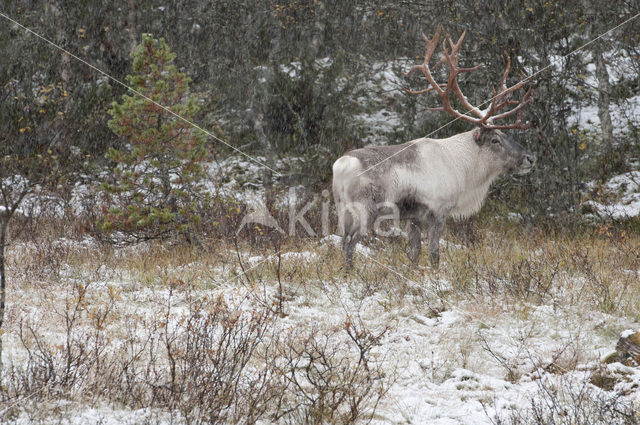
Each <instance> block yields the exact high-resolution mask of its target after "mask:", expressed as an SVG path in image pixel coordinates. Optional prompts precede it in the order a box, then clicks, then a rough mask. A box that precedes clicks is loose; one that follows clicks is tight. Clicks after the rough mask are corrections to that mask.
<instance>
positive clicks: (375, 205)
mask: <svg viewBox="0 0 640 425" xmlns="http://www.w3.org/2000/svg"><path fill="white" fill-rule="evenodd" d="M440 32H441V26H438V28H437V30H436V33H435V35H434V36H433V38H432V39H431V40H430V39H429V38H428V37H427V36H425V35H424V34H423V38H424V40H425V43H426V52H425V58H424V62H423V63H422V64H420V65H416V66H414V67H412V68H411V69H410V70H409V72H408V73H407V75H409V74H411V73H413V72H415V71H420V72H422V74H423V75H424V77H426V79H427V81H428V82H429V85H430V86H429V87H428V88H426V89H423V90H418V91H412V90H408V89H405V91H406V92H407V93H409V94H412V95H420V94H425V93H428V92H431V91H434V92H436V93H437V94H438V96H439V97H440V100H441V104H442V106H439V107H435V108H430V109H431V110H435V111H444V112H446V113H448V114H450V115H452V116H453V117H455V118H456V119H460V120H464V121H467V122H470V123H472V124H474V125H475V127H476V128H474V129H473V130H470V131H467V132H465V133H460V134H456V135H455V136H452V137H449V138H446V139H429V138H426V137H425V138H420V139H416V140H412V141H410V142H407V143H404V144H400V145H395V146H376V147H367V148H362V149H356V150H352V151H350V152H347V153H346V154H345V155H344V156H342V157H341V158H339V159H338V160H337V161H336V162H335V163H334V164H333V196H334V200H335V202H336V207H337V212H338V226H339V229H340V232H341V233H342V236H343V240H342V249H343V251H344V260H345V265H346V267H347V268H350V267H352V265H353V251H354V248H355V246H356V243H357V242H358V241H359V240H361V239H362V238H363V237H364V236H365V235H366V233H367V232H368V229H369V228H370V227H371V225H372V223H374V221H375V220H376V219H379V218H381V217H382V216H383V215H384V217H386V218H391V217H393V218H394V219H401V220H407V221H408V227H407V233H408V238H409V245H408V252H407V254H408V256H409V258H410V259H411V260H412V261H413V262H414V263H417V261H418V258H419V255H420V250H421V228H422V227H423V226H425V225H426V227H427V236H428V241H429V258H430V262H431V265H432V266H433V267H435V268H437V267H438V263H439V250H438V247H439V242H440V236H441V234H442V230H443V228H444V224H445V221H446V219H447V217H450V216H451V217H454V218H464V217H469V216H472V215H473V214H475V213H477V212H478V211H479V210H480V208H481V207H482V204H483V202H484V199H485V198H486V196H487V192H488V190H489V187H490V185H491V183H492V182H493V181H494V180H495V179H496V177H498V176H500V175H502V174H504V173H507V172H509V171H512V170H515V171H517V172H518V173H520V174H525V173H527V172H529V171H530V170H531V169H532V168H533V166H534V164H535V162H536V157H535V156H534V155H533V154H531V153H529V152H528V151H526V150H525V149H524V148H523V147H522V146H520V145H519V144H518V143H517V142H516V141H515V140H514V139H513V138H511V137H510V136H509V135H508V134H506V133H505V132H503V131H502V130H508V129H526V128H528V127H529V125H528V124H524V123H523V122H522V112H523V108H524V107H525V106H526V105H527V104H528V103H529V102H531V100H532V93H533V91H532V89H531V88H530V87H529V88H528V89H527V90H526V92H525V93H524V95H523V97H522V98H521V99H520V101H512V100H511V95H512V94H513V93H514V92H516V91H517V90H519V89H521V88H523V87H525V85H527V82H526V80H524V81H521V82H519V83H517V84H515V85H513V86H511V87H509V88H507V86H506V82H507V77H508V75H509V70H510V68H511V60H510V58H509V55H508V54H507V53H506V52H505V55H506V60H507V65H506V70H505V72H504V75H503V77H502V81H501V83H500V85H499V87H498V90H497V91H496V90H495V89H494V97H493V99H492V101H491V105H490V106H489V107H488V108H487V109H486V110H480V109H479V108H477V107H474V106H473V105H471V103H469V101H468V100H467V98H466V97H465V96H464V94H463V93H462V92H461V90H460V87H459V85H458V81H457V77H458V75H459V74H462V73H464V72H472V71H475V70H476V69H478V68H479V67H480V66H482V64H480V65H476V66H473V67H470V68H460V67H459V66H458V52H459V51H460V47H461V46H462V42H463V40H464V37H465V35H466V31H464V32H463V33H462V35H461V36H460V38H459V39H458V42H457V43H455V44H454V43H453V41H452V40H451V38H449V39H448V41H449V48H450V50H449V49H447V46H446V43H445V42H444V40H443V42H442V51H443V55H442V57H441V59H440V60H439V61H438V62H437V63H436V65H435V66H434V67H433V68H430V67H429V62H430V60H431V57H432V56H433V54H434V52H435V50H436V48H437V45H438V41H439V38H440ZM441 64H444V65H446V66H447V67H448V70H449V76H448V80H447V82H446V83H438V82H436V80H435V79H434V77H433V75H432V74H431V71H432V70H433V69H435V68H436V67H437V66H439V65H441ZM452 94H453V95H454V96H455V98H456V99H457V100H458V101H459V102H460V103H461V104H462V105H463V106H464V107H465V108H466V109H467V110H468V112H467V113H462V112H459V111H458V110H457V109H455V108H454V107H453V106H452V104H451V95H452ZM507 107H511V109H509V108H507ZM505 108H507V109H505ZM516 114H517V115H516ZM513 115H516V119H515V121H514V122H512V123H510V124H502V125H500V124H497V123H496V121H498V120H501V119H504V118H507V117H511V116H513ZM390 213H391V216H390V215H389V214H390Z"/></svg>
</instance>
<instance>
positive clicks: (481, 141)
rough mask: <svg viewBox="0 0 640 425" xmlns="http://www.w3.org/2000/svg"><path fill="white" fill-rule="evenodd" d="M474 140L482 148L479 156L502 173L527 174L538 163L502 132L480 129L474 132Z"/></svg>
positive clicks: (534, 157) (533, 156) (512, 138)
mask: <svg viewBox="0 0 640 425" xmlns="http://www.w3.org/2000/svg"><path fill="white" fill-rule="evenodd" d="M473 138H474V140H475V142H476V144H477V145H478V146H479V147H480V153H479V156H481V157H484V161H483V162H484V163H489V164H491V168H493V169H496V170H497V171H499V172H500V173H502V172H507V171H516V172H517V173H518V174H527V173H528V172H529V171H531V169H532V168H533V166H534V165H535V163H536V156H535V155H533V154H532V153H530V152H529V151H527V150H526V149H524V148H523V147H522V146H521V145H520V144H519V143H518V142H517V141H516V140H515V138H514V137H511V136H509V135H508V134H506V133H505V132H503V131H502V130H494V129H487V128H484V127H480V128H479V129H477V130H475V131H474V132H473Z"/></svg>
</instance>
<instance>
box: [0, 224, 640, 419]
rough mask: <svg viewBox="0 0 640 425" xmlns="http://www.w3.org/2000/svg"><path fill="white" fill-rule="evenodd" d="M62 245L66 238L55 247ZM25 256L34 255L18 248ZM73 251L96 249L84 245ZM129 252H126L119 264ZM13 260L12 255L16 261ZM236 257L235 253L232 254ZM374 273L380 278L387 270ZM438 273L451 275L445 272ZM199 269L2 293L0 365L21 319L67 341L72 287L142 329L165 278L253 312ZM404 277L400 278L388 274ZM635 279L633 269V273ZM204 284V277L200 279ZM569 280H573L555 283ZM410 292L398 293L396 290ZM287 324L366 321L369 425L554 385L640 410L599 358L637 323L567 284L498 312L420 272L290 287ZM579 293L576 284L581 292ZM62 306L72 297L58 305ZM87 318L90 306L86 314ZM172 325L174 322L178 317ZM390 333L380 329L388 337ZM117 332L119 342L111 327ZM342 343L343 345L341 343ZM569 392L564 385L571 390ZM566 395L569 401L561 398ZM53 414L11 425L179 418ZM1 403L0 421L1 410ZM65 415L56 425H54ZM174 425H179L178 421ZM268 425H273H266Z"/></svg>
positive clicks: (75, 271) (296, 263) (519, 404)
mask: <svg viewBox="0 0 640 425" xmlns="http://www.w3.org/2000/svg"><path fill="white" fill-rule="evenodd" d="M337 239H338V238H337V236H335V235H331V236H329V237H327V238H324V239H322V240H320V241H319V242H317V246H315V248H313V249H312V250H310V251H298V252H293V251H292V252H284V253H282V254H281V255H280V258H281V261H282V262H283V263H284V264H287V265H289V266H290V267H291V268H295V267H315V266H314V265H317V264H320V263H322V262H323V261H326V259H327V258H328V255H329V252H330V251H331V250H334V249H335V248H334V244H335V243H336V242H337ZM60 244H63V245H64V246H67V247H68V246H69V245H70V244H72V241H68V240H62V241H60ZM21 249H23V250H24V251H25V252H26V251H28V249H29V247H23V248H21ZM77 249H81V250H91V249H95V247H94V246H92V244H91V243H87V242H86V241H85V242H81V243H79V245H78V246H77ZM130 249H131V248H123V249H122V250H123V252H122V255H123V256H124V257H126V256H127V255H128V254H127V252H129V253H131V251H127V250H130ZM12 255H15V252H14V253H13V254H12ZM233 256H234V253H230V257H233ZM378 256H379V252H377V250H376V249H375V248H371V247H366V246H360V247H359V249H358V261H360V262H366V261H367V259H376V258H378ZM245 257H246V259H245V261H246V264H247V265H246V269H247V272H251V271H254V272H258V273H259V272H260V268H261V267H265V265H267V264H269V263H270V262H271V263H273V262H277V261H278V259H277V256H276V255H265V256H248V255H246V256H245ZM376 264H379V266H380V267H381V270H382V269H384V268H389V266H386V265H382V264H381V263H377V261H375V262H370V264H369V266H373V267H375V265H376ZM444 267H447V266H446V264H445V265H444ZM202 270H203V265H202V264H196V263H192V264H184V265H181V266H179V267H176V268H174V269H172V270H160V269H159V270H158V273H157V276H156V279H155V280H151V281H146V282H145V281H141V279H142V278H141V276H137V275H132V274H131V273H130V272H128V271H125V270H118V269H109V268H106V267H100V268H98V269H93V268H87V267H83V266H80V267H78V266H73V265H66V266H64V267H62V272H61V275H62V276H61V280H60V282H59V283H57V284H54V287H53V288H52V287H51V286H47V285H45V284H43V283H38V282H35V281H34V282H32V283H31V284H28V285H24V286H20V287H14V288H12V290H11V292H10V295H9V304H8V305H9V310H8V317H9V320H10V324H9V328H8V329H7V333H6V334H5V336H4V338H5V350H4V358H3V361H4V363H5V365H7V364H16V365H19V364H21V363H22V362H23V361H24V359H25V350H24V348H22V346H21V344H20V343H19V342H18V336H17V333H16V329H17V326H18V322H19V320H30V321H31V322H32V323H35V324H37V326H38V329H39V330H40V331H43V332H45V333H46V334H47V337H49V338H53V339H57V338H58V336H59V338H61V340H63V338H64V333H63V329H61V328H55V325H54V323H55V322H56V320H59V319H60V318H59V317H58V318H57V319H56V315H57V314H59V313H57V312H55V307H56V306H57V307H58V308H59V307H60V306H61V303H64V302H65V300H66V302H68V296H69V294H71V291H70V289H69V288H70V285H71V284H72V283H73V282H76V283H78V282H82V283H83V285H85V287H86V289H87V291H88V293H87V295H86V297H87V299H90V300H93V301H91V302H94V301H95V302H99V301H100V300H103V299H104V296H105V295H104V294H105V293H109V291H116V292H117V293H118V297H117V301H116V305H115V310H114V311H115V312H116V314H117V316H118V317H120V318H122V320H121V321H119V322H118V323H120V322H121V323H129V325H130V326H131V324H133V323H144V322H145V320H147V319H149V318H152V317H153V316H154V315H157V314H158V309H160V308H162V306H165V305H166V303H167V299H168V298H170V297H169V291H168V288H167V284H166V282H165V283H164V284H163V283H162V281H163V280H162V278H160V277H159V276H161V275H162V276H165V277H164V279H165V280H167V279H170V276H199V277H198V279H202V282H203V283H204V284H203V285H201V286H199V287H198V288H199V289H197V290H196V291H195V292H193V293H190V296H192V297H205V296H206V297H209V298H210V299H215V298H216V297H218V296H223V297H224V298H225V299H227V300H228V302H229V303H230V304H234V305H237V306H240V307H241V308H243V309H244V308H246V309H251V308H254V307H255V306H256V305H255V304H254V301H253V300H255V298H253V297H252V293H253V291H255V288H254V287H253V286H248V285H239V284H238V280H237V279H235V278H233V276H234V275H235V274H236V273H241V270H240V269H239V268H238V267H237V265H233V264H231V263H229V266H228V267H226V268H225V267H220V266H216V268H214V269H213V270H210V273H203V272H202ZM392 271H393V274H394V275H397V276H400V275H402V274H403V272H404V271H403V270H395V269H394V270H392ZM636 273H637V272H636ZM202 275H204V276H206V277H204V278H202ZM558 279H564V280H572V279H579V277H575V278H574V277H566V276H564V277H559V278H558ZM400 284H402V285H406V287H407V288H409V289H406V288H405V290H400V288H399V287H398V285H400ZM286 285H287V288H288V289H289V291H288V293H287V297H286V301H285V304H284V309H285V312H286V315H285V316H284V317H282V318H280V319H278V321H277V322H276V323H275V326H276V327H278V328H279V329H281V330H282V331H284V332H287V331H288V330H299V329H311V328H314V329H339V328H340V327H341V326H343V324H344V323H345V321H347V320H353V318H357V320H359V321H361V323H362V324H363V326H365V327H366V328H367V329H369V330H370V331H371V333H372V334H380V333H382V334H383V335H384V336H383V338H382V339H381V340H380V341H379V343H378V344H377V345H376V346H375V347H374V348H373V350H372V352H371V354H370V359H369V362H370V364H371V365H375V366H376V367H379V368H380V369H381V370H382V371H383V372H384V377H385V380H386V383H387V390H388V391H387V393H386V395H385V396H384V397H383V398H382V400H381V401H380V403H379V405H378V407H377V410H376V415H375V417H374V419H373V423H375V424H381V425H382V424H415V425H419V424H424V425H427V424H429V425H433V424H438V425H453V424H469V425H476V424H494V423H496V422H495V421H496V418H497V417H499V418H502V419H506V418H508V417H509V415H511V414H512V413H514V412H519V414H525V415H526V411H527V409H529V408H530V407H531V403H532V400H536V398H538V399H539V398H540V397H541V394H544V393H545V391H548V390H549V388H556V389H558V388H563V387H566V388H576V389H579V388H582V387H588V388H589V391H592V392H593V393H594V394H599V395H601V396H603V397H607V396H609V395H613V394H623V396H624V397H625V400H626V401H628V402H635V403H640V369H638V368H632V367H627V366H624V365H622V364H620V363H613V364H609V365H603V364H601V363H600V360H601V359H603V358H604V357H606V356H607V355H608V354H610V353H611V352H612V351H614V349H615V344H616V342H617V338H618V336H619V334H620V332H621V331H622V330H624V329H638V328H639V327H640V324H639V323H638V322H634V321H633V320H632V319H630V318H627V317H623V316H616V315H610V314H606V313H603V312H601V311H594V310H593V309H585V308H584V305H583V301H584V299H582V298H580V296H579V294H568V293H565V291H566V289H563V288H566V286H567V285H561V284H557V285H554V289H553V290H554V291H555V293H554V294H553V296H550V297H548V298H547V299H548V302H544V303H539V304H535V303H525V302H521V303H514V304H510V303H505V302H504V299H499V300H497V299H494V297H493V296H491V295H486V296H482V295H477V296H474V297H472V298H469V299H456V298H455V297H451V296H448V295H447V293H448V291H449V290H450V288H451V283H450V282H447V281H446V280H443V279H442V278H440V277H439V275H438V274H434V273H432V272H427V273H426V274H425V275H424V277H423V278H422V279H420V280H419V281H415V280H411V279H405V278H399V279H398V281H397V282H389V283H388V286H387V287H381V288H378V289H377V290H371V288H369V287H368V285H369V283H368V282H366V281H362V280H361V279H358V278H354V277H353V276H351V277H344V278H343V279H341V280H337V281H336V280H334V279H329V280H326V281H323V280H315V281H310V282H306V283H302V282H287V283H286ZM576 286H579V285H576ZM277 290H278V288H277V284H276V282H269V281H266V282H263V287H261V288H260V292H261V293H262V294H263V296H265V297H266V298H264V299H269V298H270V297H272V296H273V294H275V293H276V291H277ZM65 297H67V298H65ZM173 297H174V300H175V307H174V309H173V310H172V311H173V312H174V313H173V314H178V315H179V314H180V313H181V312H186V299H184V300H181V298H180V297H181V295H180V293H179V292H177V291H176V293H174V295H173ZM89 310H90V308H89ZM176 320H178V319H177V318H176ZM385 330H386V331H385ZM116 331H117V332H115V333H114V335H124V334H126V331H125V330H120V329H117V330H116ZM345 341H347V342H348V341H349V340H348V338H346V335H345ZM603 368H604V370H605V371H608V372H609V373H611V374H612V375H615V376H618V377H620V379H619V382H617V383H615V386H614V387H613V388H612V389H611V391H605V390H602V389H600V388H598V387H596V386H593V385H591V384H590V383H589V377H590V376H591V375H592V374H593V373H594V372H595V371H597V370H600V371H602V370H603ZM568 383H570V384H568ZM567 397H569V396H568V395H567ZM56 403H59V405H58V406H57V408H56V409H57V410H56V411H57V412H58V414H59V416H53V417H51V418H50V420H48V421H47V419H46V418H37V419H34V417H33V416H30V415H29V413H28V409H26V407H27V406H28V403H26V402H25V411H23V412H22V414H21V415H19V416H18V417H16V418H13V421H14V422H15V423H18V424H32V423H59V421H61V420H62V423H70V424H92V423H96V424H97V423H101V424H123V423H124V424H134V423H140V422H149V423H159V424H170V423H176V420H177V419H176V417H175V416H172V415H169V414H167V412H162V411H158V412H156V411H152V410H129V409H123V408H118V406H117V405H114V404H106V403H97V404H96V403H93V404H79V403H75V402H70V401H64V400H60V401H58V402H56ZM4 408H5V407H2V406H0V417H1V416H2V413H3V409H4ZM61 418H62V419H61ZM177 422H178V423H179V422H180V421H179V420H177ZM261 423H263V424H267V423H270V422H266V421H263V422H261Z"/></svg>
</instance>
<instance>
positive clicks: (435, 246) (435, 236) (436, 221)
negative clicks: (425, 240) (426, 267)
mask: <svg viewBox="0 0 640 425" xmlns="http://www.w3.org/2000/svg"><path fill="white" fill-rule="evenodd" d="M446 219H447V216H446V215H437V216H435V217H434V218H433V220H432V221H431V223H430V225H429V231H428V237H429V260H430V261H431V266H432V267H433V268H435V269H437V268H438V265H439V263H440V252H439V248H440V236H441V235H442V229H444V223H445V221H446Z"/></svg>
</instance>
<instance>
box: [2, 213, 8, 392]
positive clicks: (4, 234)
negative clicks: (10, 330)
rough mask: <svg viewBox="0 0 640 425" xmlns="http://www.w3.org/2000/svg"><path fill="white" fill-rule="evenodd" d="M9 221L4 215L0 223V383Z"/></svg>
mask: <svg viewBox="0 0 640 425" xmlns="http://www.w3.org/2000/svg"><path fill="white" fill-rule="evenodd" d="M8 222H9V217H8V216H7V215H6V212H5V215H4V216H3V217H2V222H1V223H0V383H1V382H2V376H3V373H2V369H3V363H2V335H3V334H4V331H3V324H4V310H5V298H6V293H7V280H6V279H7V278H6V273H5V264H4V247H5V242H6V240H7V238H6V237H7V224H8Z"/></svg>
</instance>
